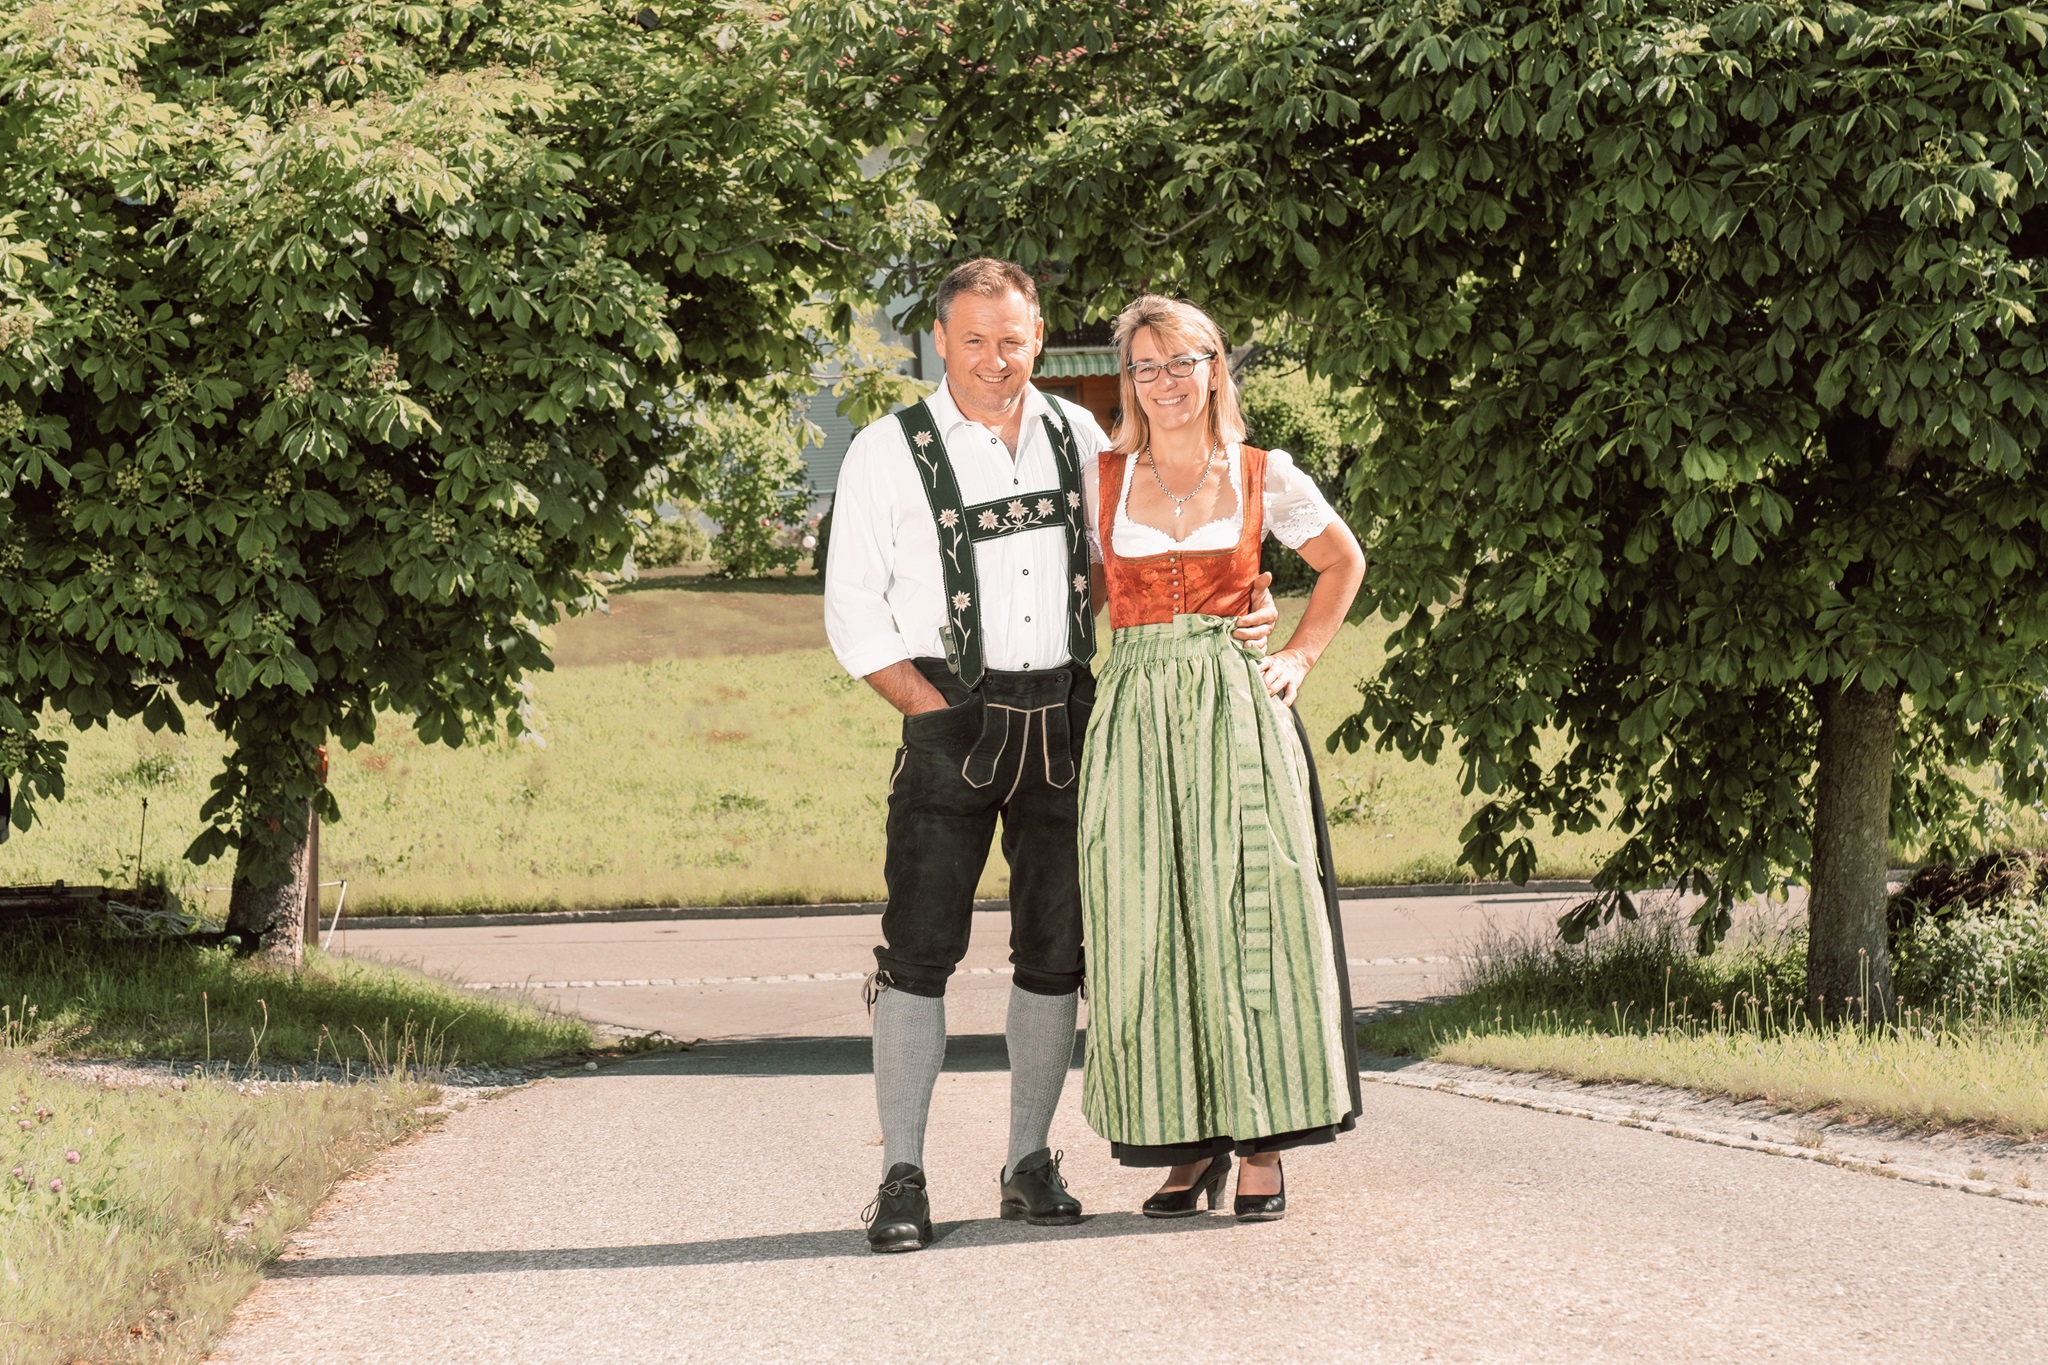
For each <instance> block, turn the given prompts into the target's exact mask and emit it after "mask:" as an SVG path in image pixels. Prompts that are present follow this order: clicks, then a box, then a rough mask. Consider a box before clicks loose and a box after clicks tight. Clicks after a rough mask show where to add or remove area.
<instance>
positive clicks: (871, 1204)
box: [860, 1178, 912, 1223]
mask: <svg viewBox="0 0 2048 1365" xmlns="http://www.w3.org/2000/svg"><path fill="white" fill-rule="evenodd" d="M910 1188H912V1187H911V1184H910V1181H909V1180H907V1179H902V1178H898V1179H896V1180H885V1181H883V1182H882V1187H881V1188H880V1189H878V1190H876V1191H875V1197H874V1198H873V1199H872V1200H870V1201H868V1206H867V1207H866V1208H864V1209H862V1210H861V1211H860V1221H861V1222H863V1223H868V1222H872V1221H874V1217H875V1211H876V1210H878V1209H880V1208H881V1207H882V1201H883V1200H884V1199H894V1198H895V1197H896V1196H897V1195H899V1194H902V1193H904V1192H905V1191H907V1190H909V1189H910Z"/></svg>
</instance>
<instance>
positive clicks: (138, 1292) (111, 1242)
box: [0, 1050, 434, 1365]
mask: <svg viewBox="0 0 2048 1365" xmlns="http://www.w3.org/2000/svg"><path fill="white" fill-rule="evenodd" d="M433 1094H434V1092H433V1089H432V1087H430V1086H426V1085H422V1084H419V1083H418V1082H416V1081H412V1080H408V1079H406V1078H404V1077H403V1076H401V1075H397V1074H391V1075H386V1076H384V1077H383V1078H381V1079H375V1080H371V1081H368V1082H361V1083H357V1084H354V1085H320V1086H290V1085H285V1086H275V1085H272V1086H262V1085H250V1084H243V1085H239V1086H238V1085H236V1084H233V1083H231V1082H228V1081H223V1080H203V1079H196V1078H195V1079H192V1080H189V1081H184V1082H179V1083H178V1084H177V1085H176V1086H175V1087H173V1086H168V1085H167V1086H141V1087H125V1088H108V1087H106V1086H103V1085H97V1084H88V1083H86V1082H83V1081H79V1080H73V1079H67V1078H65V1077H63V1076H61V1075H55V1074H51V1073H50V1072H49V1071H48V1070H46V1069H44V1068H43V1067H42V1066H40V1065H38V1064H37V1063H35V1062H34V1061H31V1060H27V1059H25V1058H24V1057H23V1056H22V1055H21V1054H20V1053H19V1052H18V1051H14V1050H0V1101H4V1102H5V1104H6V1106H7V1112H6V1115H5V1119H6V1123H5V1127H4V1129H0V1172H7V1173H6V1174H4V1175H0V1328H4V1330H0V1362H6V1365H28V1363H29V1362H37V1363H38V1365H40V1363H41V1362H52V1365H54V1363H55V1362H60V1361H61V1362H70V1361H86V1360H91V1361H131V1360H132V1361H166V1360H168V1361H193V1360H198V1359H199V1358H200V1357H201V1356H202V1355H203V1354H204V1352H205V1350H206V1349H207V1347H208V1345H209V1344H210V1343H211V1342H212V1341H213V1339H214V1338H215V1337H217V1336H218V1335H219V1333H220V1332H221V1330H222V1329H223V1328H224V1327H225V1326H226V1325H227V1322H228V1317H229V1315H230V1314H231V1313H233V1311H234V1308H235V1305H236V1304H238V1303H240V1302H241V1300H242V1299H243V1297H244V1296H246V1295H247V1294H248V1293H249V1291H250V1290H252V1289H254V1288H255V1287H256V1284H257V1282H258V1281H259V1280H260V1279H261V1278H262V1268H263V1266H264V1265H265V1263H266V1262H268V1261H269V1260H270V1259H271V1258H272V1257H274V1256H275V1255H276V1254H277V1253H278V1251H279V1250H280V1248H281V1247H282V1246H283V1244H284V1240H285V1238H286V1237H287V1236H289V1235H290V1234H291V1233H292V1232H293V1231H294V1230H296V1229H297V1228H298V1227H300V1226H301V1225H302V1224H303V1223H304V1222H305V1220H306V1218H307V1216H308V1215H309V1214H310V1213H311V1212H312V1210H313V1208H314V1207H315V1206H316V1205H317V1204H318V1203H319V1202H320V1200H321V1199H323V1198H324V1197H325V1196H326V1194H327V1192H328V1191H329V1190H330V1189H332V1188H333V1187H334V1184H335V1182H336V1181H337V1180H339V1179H341V1178H342V1177H343V1176H345V1175H347V1174H349V1173H350V1172H351V1171H354V1170H356V1169H358V1168H360V1167H361V1166H362V1165H363V1163H365V1162H366V1161H367V1160H369V1158H370V1157H371V1156H372V1155H373V1154H374V1153H375V1152H376V1151H377V1150H378V1148H380V1147H382V1146H384V1145H385V1144H387V1143H389V1142H391V1141H393V1140H395V1139H397V1138H400V1137H403V1136H404V1135H406V1134H407V1133H410V1132H413V1131H415V1130H416V1129H418V1128H419V1127H420V1126H421V1124H422V1123H423V1122H424V1120H423V1118H422V1116H421V1114H420V1107H421V1106H422V1105H424V1104H427V1103H428V1102H430V1101H431V1099H432V1098H433Z"/></svg>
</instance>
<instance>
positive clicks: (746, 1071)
mask: <svg viewBox="0 0 2048 1365" xmlns="http://www.w3.org/2000/svg"><path fill="white" fill-rule="evenodd" d="M1087 1048H1088V1031H1087V1030H1086V1029H1083V1030H1081V1032H1080V1035H1079V1036H1078V1037H1077V1038H1076V1039H1075V1040H1074V1066H1075V1067H1076V1068H1079V1067H1080V1065H1081V1058H1082V1057H1083V1056H1085V1055H1086V1054H1087ZM1415 1063H1416V1059H1415V1058H1413V1057H1383V1056H1378V1055H1375V1054H1370V1053H1368V1054H1364V1055H1362V1056H1361V1057H1360V1059H1359V1067H1360V1069H1361V1070H1364V1071H1398V1070H1400V1069H1401V1068H1402V1067H1407V1066H1413V1065H1415ZM874 1069H875V1068H874V1050H873V1047H872V1045H871V1044H870V1042H869V1040H868V1039H866V1038H864V1037H858V1036H856V1037H813V1038H735V1039H724V1040H720V1041H718V1042H708V1043H699V1044H697V1045H696V1046H695V1047H693V1048H691V1049H689V1050H688V1051H686V1052H660V1053H655V1054H653V1055H651V1056H647V1057H636V1058H634V1059H633V1060H631V1061H629V1062H625V1063H622V1064H620V1065H617V1066H612V1067H607V1068H605V1069H604V1070H602V1071H598V1072H581V1071H575V1072H570V1073H568V1074H567V1075H565V1076H563V1077H561V1079H562V1080H569V1081H573V1080H584V1079H589V1080H596V1079H597V1078H598V1077H599V1076H613V1077H616V1076H622V1075H640V1076H865V1075H868V1074H869V1073H871V1072H872V1071H873V1070H874ZM1009 1069H1010V1050H1009V1047H1008V1045H1007V1044H1006V1043H1005V1042H1004V1040H1003V1035H1002V1034H1000V1033H956V1034H954V1035H953V1036H952V1037H951V1038H948V1039H947V1040H946V1070H948V1071H1008V1070H1009Z"/></svg>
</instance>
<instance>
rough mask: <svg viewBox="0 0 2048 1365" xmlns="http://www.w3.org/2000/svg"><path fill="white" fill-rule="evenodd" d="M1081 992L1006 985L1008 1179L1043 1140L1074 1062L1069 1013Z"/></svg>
mask: <svg viewBox="0 0 2048 1365" xmlns="http://www.w3.org/2000/svg"><path fill="white" fill-rule="evenodd" d="M1080 999H1081V994H1080V992H1079V991H1070V992H1068V993H1067V994H1065V995H1034V994H1032V993H1031V992H1030V991H1027V990H1024V989H1022V988H1020V987H1017V986H1014V985H1013V986H1011V987H1010V1018H1009V1025H1008V1028H1007V1030H1006V1032H1007V1034H1008V1038H1009V1044H1010V1157H1009V1160H1008V1161H1006V1162H1004V1163H1003V1178H1004V1179H1005V1180H1007V1179H1009V1177H1010V1173H1011V1172H1012V1171H1013V1170H1015V1169H1016V1165H1017V1163H1018V1162H1019V1161H1022V1160H1023V1159H1024V1158H1025V1157H1027V1156H1030V1155H1031V1154H1032V1153H1033V1152H1035V1151H1037V1150H1038V1149H1039V1148H1041V1147H1043V1146H1045V1143H1046V1135H1047V1134H1048V1133H1050V1132H1051V1131H1052V1116H1053V1111H1055V1110H1057V1109H1058V1108H1059V1107H1060V1090H1061V1088H1062V1087H1064V1086H1065V1085H1066V1083H1067V1068H1068V1067H1069V1066H1071V1065H1073V1062H1074V1015H1075V1012H1076V1010H1077V1009H1078V1007H1079V1003H1080Z"/></svg>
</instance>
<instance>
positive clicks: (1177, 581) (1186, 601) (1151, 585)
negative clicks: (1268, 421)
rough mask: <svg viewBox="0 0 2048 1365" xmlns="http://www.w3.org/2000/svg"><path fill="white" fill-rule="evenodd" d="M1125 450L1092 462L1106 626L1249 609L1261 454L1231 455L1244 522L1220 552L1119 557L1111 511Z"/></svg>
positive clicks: (1260, 517) (1261, 504)
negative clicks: (1238, 480) (1106, 604)
mask: <svg viewBox="0 0 2048 1365" xmlns="http://www.w3.org/2000/svg"><path fill="white" fill-rule="evenodd" d="M1129 458H1130V456H1128V455H1120V454H1118V453H1117V452H1116V451H1114V450H1105V451H1103V452H1102V455H1101V456H1100V464H1099V465H1098V466H1097V473H1098V474H1099V476H1100V477H1099V479H1098V481H1097V483H1096V489H1097V490H1098V492H1099V493H1100V497H1099V499H1098V501H1099V503H1100V506H1099V507H1098V509H1097V521H1098V527H1097V530H1098V534H1099V535H1100V536H1101V538H1102V576H1103V581H1104V582H1105V583H1107V584H1108V585H1109V624H1110V628H1111V629H1113V630H1121V629H1123V628H1124V627H1125V626H1153V625H1165V624H1168V623H1170V622H1171V621H1172V620H1173V618H1174V617H1176V616H1183V615H1189V614H1193V615H1200V616H1242V615H1244V613H1246V612H1248V611H1250V610H1251V584H1252V580H1253V579H1254V578H1256V577H1258V574H1259V541H1260V540H1261V539H1262V538H1263V537H1264V536H1265V533H1266V515H1265V514H1266V499H1265V490H1266V452H1265V451H1263V450H1255V449H1253V448H1252V447H1251V446H1245V447H1244V448H1243V449H1242V450H1241V451H1240V452H1239V455H1238V468H1239V471H1240V473H1241V474H1242V475H1243V478H1244V485H1243V487H1241V488H1239V489H1238V498H1239V500H1240V501H1241V502H1242V503H1243V504H1244V526H1243V528H1242V530H1240V532H1239V533H1238V537H1237V544H1236V545H1234V546H1232V547H1231V548H1230V549H1228V550H1198V551H1195V552H1194V553H1192V554H1189V553H1184V552H1182V551H1179V550H1174V551H1170V552H1168V553H1166V554H1158V555H1145V556H1142V557H1141V558H1138V559H1125V558H1123V557H1122V556H1121V555H1119V554H1117V552H1116V512H1117V508H1118V507H1119V506H1120V505H1121V504H1122V502H1123V497H1124V462H1125V461H1126V460H1128V459H1129Z"/></svg>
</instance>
